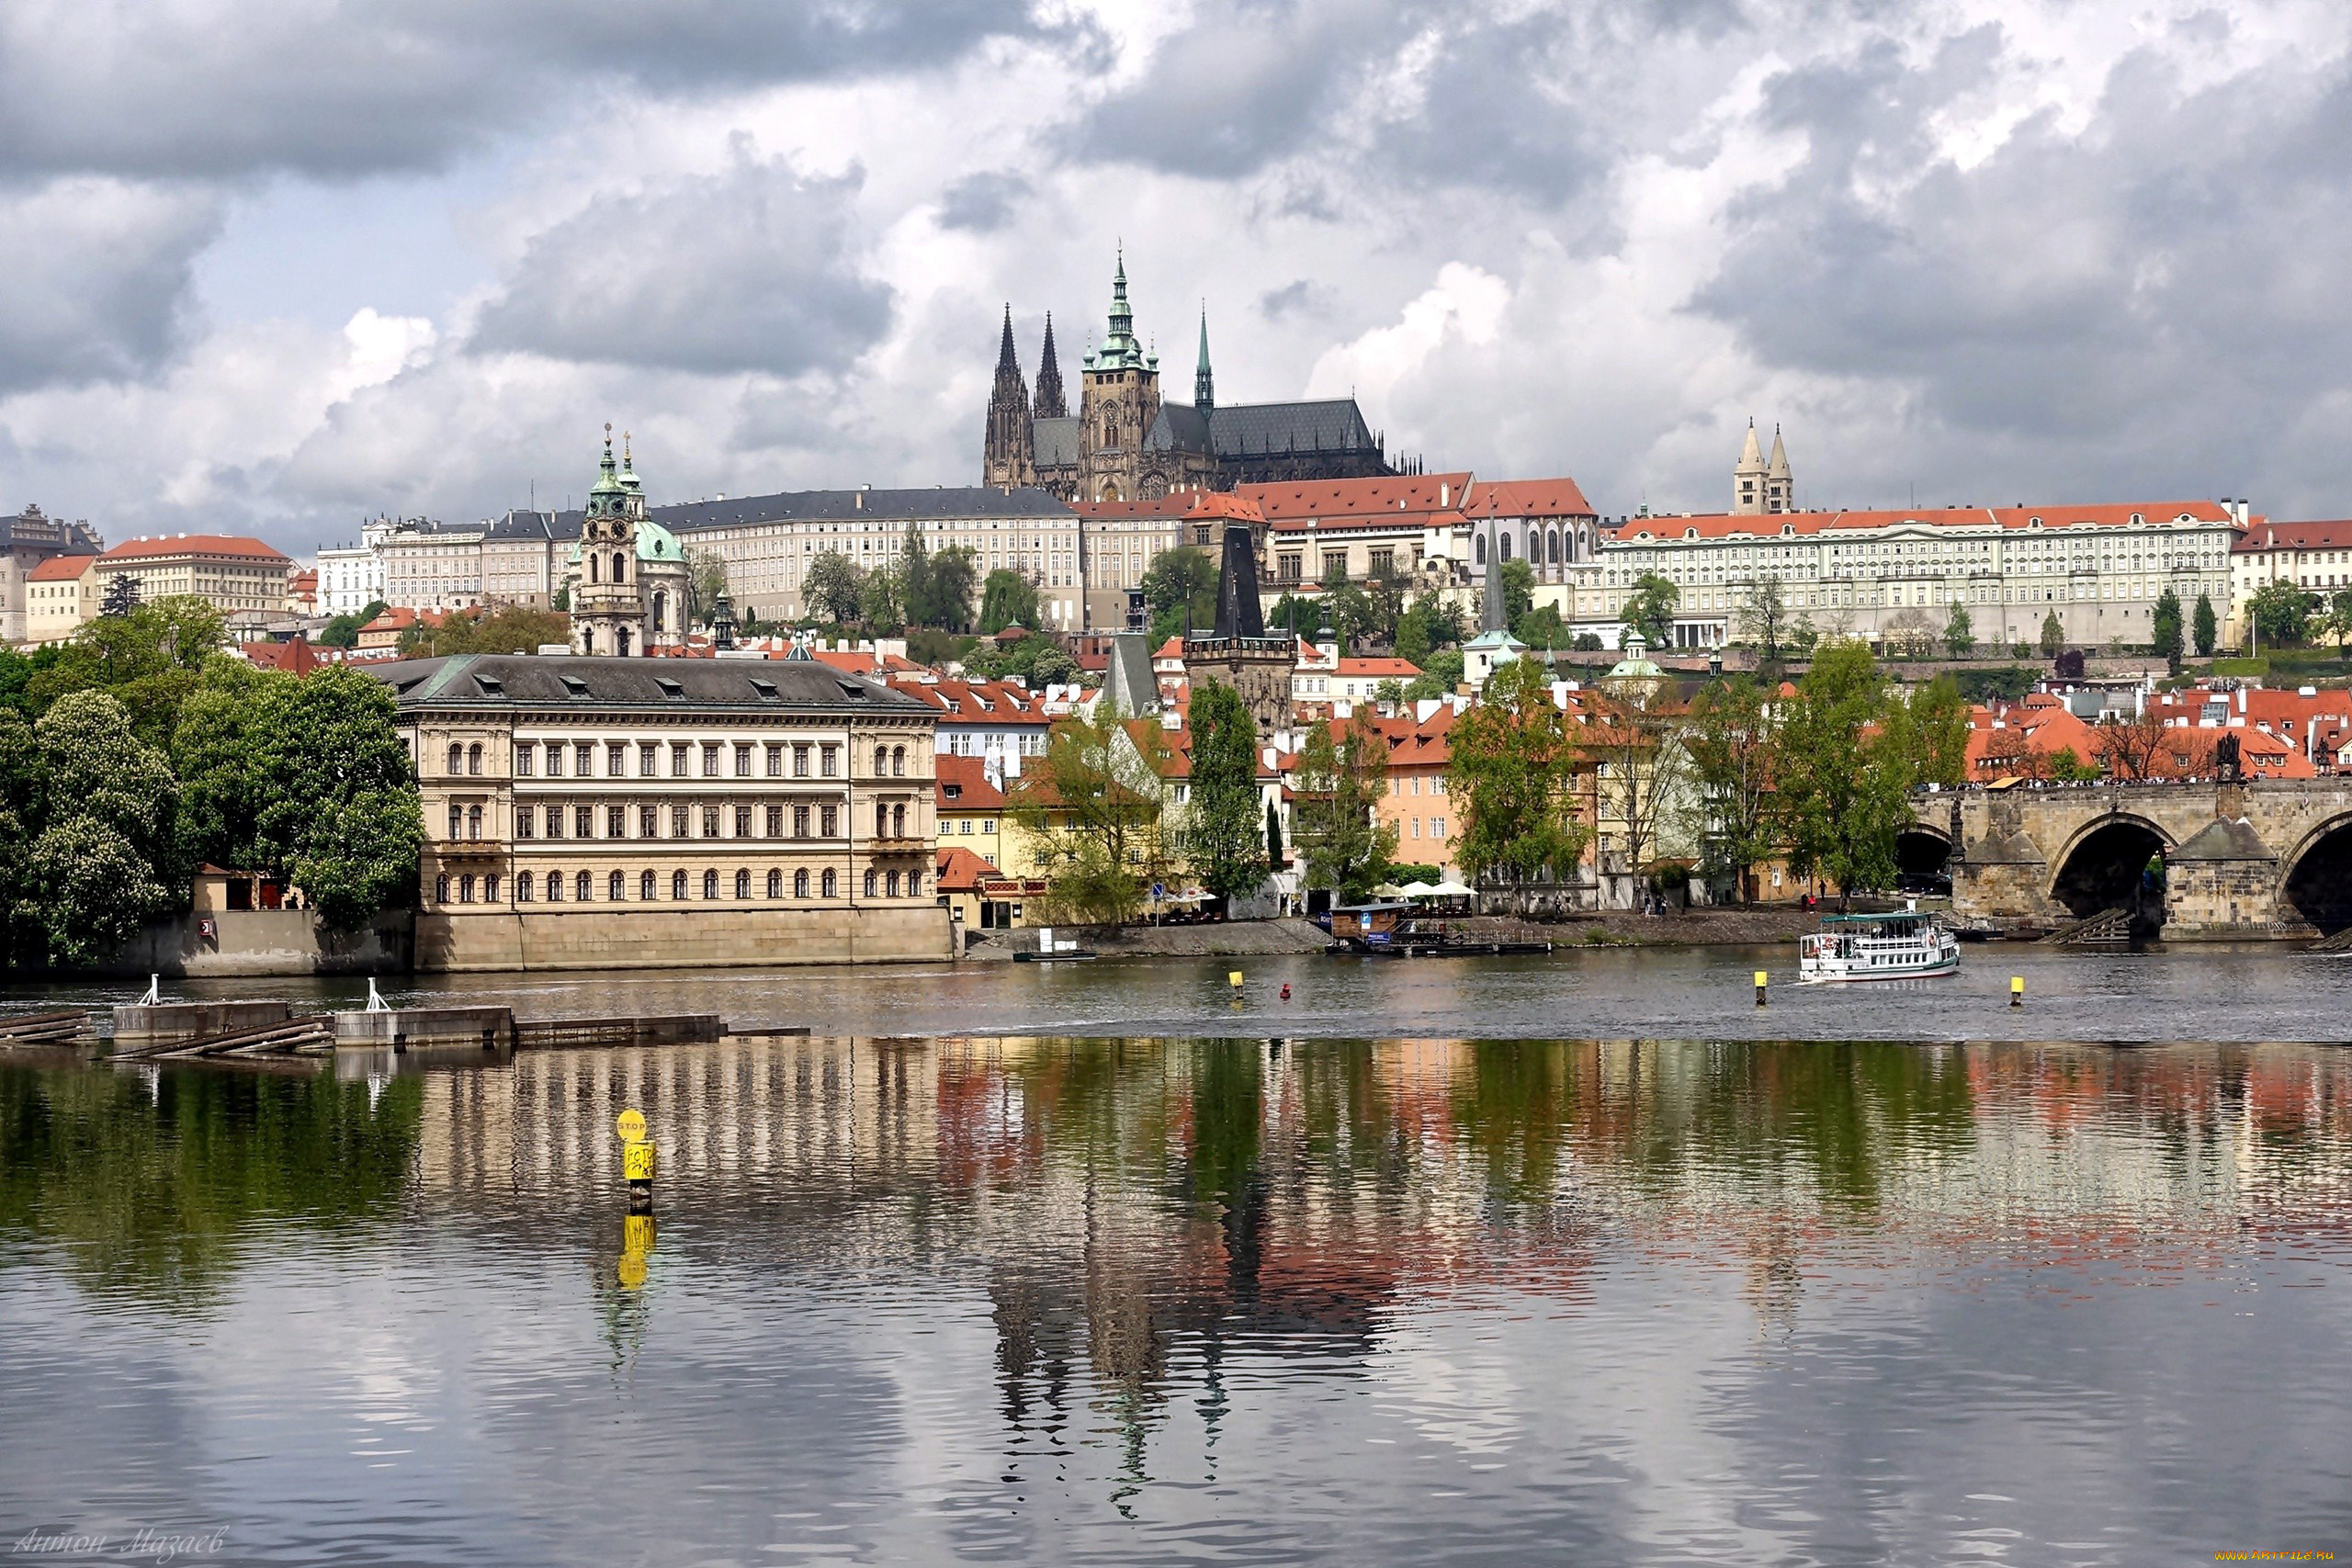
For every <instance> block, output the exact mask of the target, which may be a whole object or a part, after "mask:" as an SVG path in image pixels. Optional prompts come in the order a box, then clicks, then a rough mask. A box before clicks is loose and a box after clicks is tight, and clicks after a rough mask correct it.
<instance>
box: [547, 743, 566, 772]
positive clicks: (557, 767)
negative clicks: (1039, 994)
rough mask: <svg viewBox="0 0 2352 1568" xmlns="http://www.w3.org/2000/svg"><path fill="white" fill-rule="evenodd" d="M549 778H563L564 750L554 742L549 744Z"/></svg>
mask: <svg viewBox="0 0 2352 1568" xmlns="http://www.w3.org/2000/svg"><path fill="white" fill-rule="evenodd" d="M548 777H549V778H551V779H560V778H561V777H563V748H562V746H560V745H559V744H558V743H557V742H555V741H553V740H550V741H548Z"/></svg>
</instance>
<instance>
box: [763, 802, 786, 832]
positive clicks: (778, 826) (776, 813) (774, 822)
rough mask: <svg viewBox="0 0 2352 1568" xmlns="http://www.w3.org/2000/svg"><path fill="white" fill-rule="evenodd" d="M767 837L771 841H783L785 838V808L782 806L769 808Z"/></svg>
mask: <svg viewBox="0 0 2352 1568" xmlns="http://www.w3.org/2000/svg"><path fill="white" fill-rule="evenodd" d="M767 836H768V837H769V838H771V839H781V838H783V837H784V807H781V806H771V807H768V835H767Z"/></svg>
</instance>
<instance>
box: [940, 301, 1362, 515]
mask: <svg viewBox="0 0 2352 1568" xmlns="http://www.w3.org/2000/svg"><path fill="white" fill-rule="evenodd" d="M1395 472H1397V469H1396V468H1391V467H1390V466H1389V463H1388V457H1387V451H1386V442H1385V439H1384V438H1383V437H1381V436H1379V435H1376V434H1374V433H1373V431H1372V430H1371V429H1370V428H1369V427H1368V426H1367V425H1366V424H1365V423H1364V419H1363V411H1362V410H1361V409H1359V408H1357V407H1356V400H1355V399H1353V398H1326V399H1321V400H1314V401H1306V402H1291V403H1237V404H1232V405H1228V406H1226V407H1222V408H1220V407H1219V406H1217V401H1216V382H1215V378H1213V377H1212V376H1211V374H1210V371H1209V326H1208V316H1207V314H1206V312H1204V313H1203V314H1202V317H1201V348H1200V359H1199V363H1198V364H1197V366H1196V367H1194V369H1193V400H1192V401H1191V402H1190V403H1171V402H1162V401H1161V400H1160V397H1159V354H1158V353H1157V352H1156V351H1154V350H1152V349H1149V348H1147V347H1146V346H1145V345H1144V344H1142V343H1141V342H1140V341H1139V340H1138V339H1137V338H1136V333H1135V311H1134V310H1133V309H1132V308H1131V307H1130V306H1129V305H1128V303H1127V265H1126V258H1125V256H1124V255H1122V256H1121V257H1120V258H1119V264H1118V270H1117V271H1116V272H1115V273H1114V275H1113V276H1112V279H1111V318H1110V325H1109V330H1108V331H1107V332H1106V333H1104V335H1103V343H1102V346H1100V347H1099V348H1096V349H1095V350H1093V351H1092V352H1091V353H1090V354H1088V355H1086V356H1085V359H1084V361H1083V362H1082V366H1081V369H1080V382H1079V399H1078V412H1077V413H1075V414H1072V413H1071V412H1070V411H1069V405H1068V403H1067V402H1066V400H1064V397H1063V393H1062V372H1061V363H1060V360H1059V358H1058V356H1057V355H1056V353H1055V351H1054V319H1053V317H1052V316H1051V315H1050V314H1049V315H1047V316H1046V342H1045V354H1044V356H1043V358H1042V360H1041V361H1040V363H1039V364H1038V367H1037V395H1036V398H1035V401H1034V402H1033V401H1032V400H1031V398H1030V396H1029V387H1028V382H1027V381H1026V379H1025V378H1023V376H1022V374H1021V360H1020V356H1019V355H1018V354H1017V353H1016V352H1015V350H1014V348H1013V344H1012V306H1010V305H1007V306H1006V307H1005V312H1004V334H1003V338H1002V341H1001V344H1000V345H999V347H998V350H997V362H996V383H995V385H994V387H993V388H992V389H990V391H989V418H988V436H987V439H986V442H985V444H984V449H983V453H982V459H981V467H980V478H981V480H982V482H983V483H986V484H989V485H995V486H1006V485H1035V486H1036V487H1037V488H1039V489H1041V490H1045V491H1051V492H1052V493H1053V494H1055V495H1056V496H1058V497H1059V498H1061V499H1062V500H1064V501H1157V500H1159V498H1160V497H1161V496H1164V495H1166V494H1168V493H1169V492H1170V491H1183V490H1231V489H1232V488H1233V487H1234V486H1236V485H1241V484H1266V483H1273V482H1278V481H1282V480H1291V479H1366V478H1374V477H1377V476H1381V475H1385V474H1393V473H1395Z"/></svg>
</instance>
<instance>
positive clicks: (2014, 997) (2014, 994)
mask: <svg viewBox="0 0 2352 1568" xmlns="http://www.w3.org/2000/svg"><path fill="white" fill-rule="evenodd" d="M2009 1005H2010V1006H2011V1007H2013V1008H2021V1007H2023V1006H2025V976H2022V975H2012V976H2009Z"/></svg>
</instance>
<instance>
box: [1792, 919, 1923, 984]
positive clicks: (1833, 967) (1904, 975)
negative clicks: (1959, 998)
mask: <svg viewBox="0 0 2352 1568" xmlns="http://www.w3.org/2000/svg"><path fill="white" fill-rule="evenodd" d="M1825 927H1826V929H1824V930H1823V931H1821V932H1819V933H1818V934H1816V935H1814V936H1809V937H1805V938H1804V939H1803V940H1802V941H1801V942H1799V943H1798V948H1797V951H1798V959H1797V977H1798V978H1799V979H1802V980H1804V981H1807V982H1815V981H1841V982H1843V981H1862V980H1932V979H1936V978H1938V977H1939V976H1945V975H1950V974H1953V973H1955V972H1956V971H1957V970H1958V969H1959V968H1960V938H1959V936H1958V934H1957V933H1955V932H1953V931H1951V929H1950V928H1948V927H1946V926H1944V925H1943V924H1941V923H1940V922H1939V921H1937V920H1935V919H1932V918H1929V917H1926V916H1921V915H1917V914H1916V913H1914V912H1912V911H1905V913H1903V914H1901V915H1892V916H1858V917H1852V918H1848V917H1838V918H1837V919H1835V920H1833V921H1830V922H1825Z"/></svg>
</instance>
